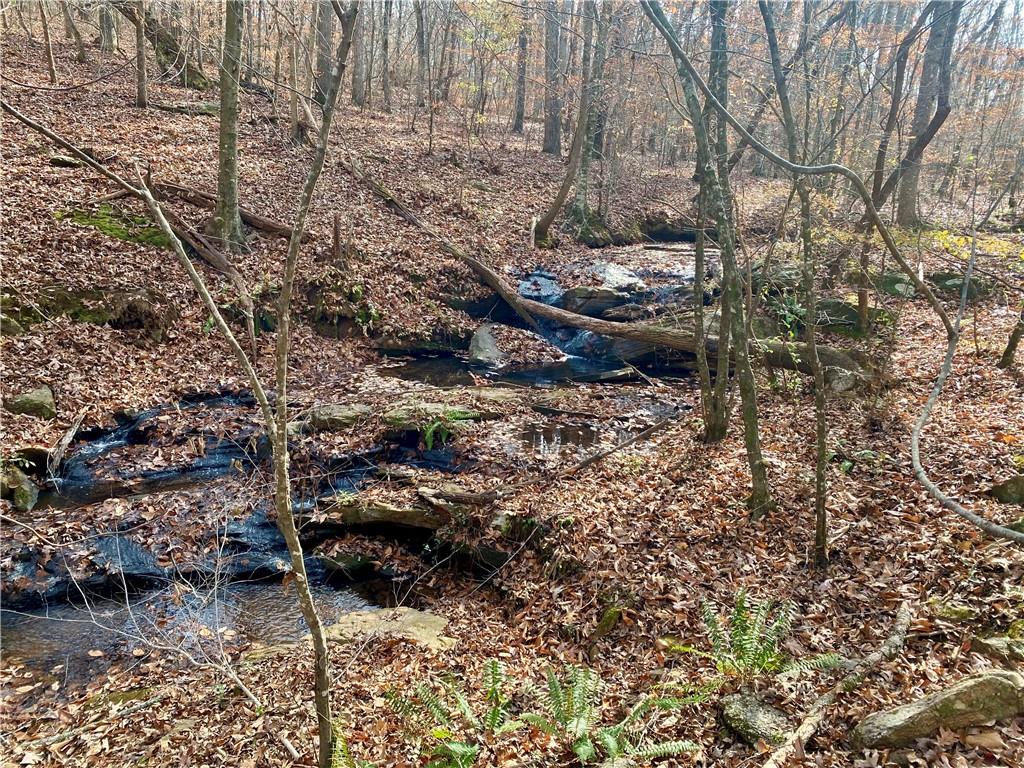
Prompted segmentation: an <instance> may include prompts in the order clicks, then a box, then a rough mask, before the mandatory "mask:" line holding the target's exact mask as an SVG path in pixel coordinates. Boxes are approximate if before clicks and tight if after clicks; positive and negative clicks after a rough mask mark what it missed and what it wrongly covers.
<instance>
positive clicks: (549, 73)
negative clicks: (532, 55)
mask: <svg viewBox="0 0 1024 768" xmlns="http://www.w3.org/2000/svg"><path fill="white" fill-rule="evenodd" d="M558 12H559V4H558V3H556V2H554V0H549V2H548V4H547V10H546V11H545V13H544V149H543V151H544V152H547V153H548V154H549V155H555V156H556V157H558V156H560V155H561V154H562V100H561V98H560V97H559V92H560V88H559V85H560V77H559V69H558V66H559V61H558V51H559V36H560V34H561V30H562V27H561V25H560V24H559V22H558V16H557V14H558Z"/></svg>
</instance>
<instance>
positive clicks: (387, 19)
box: [380, 0, 393, 113]
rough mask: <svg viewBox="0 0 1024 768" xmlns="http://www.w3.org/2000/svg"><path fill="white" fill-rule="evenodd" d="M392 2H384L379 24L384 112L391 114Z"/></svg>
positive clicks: (390, 0) (386, 0) (391, 0)
mask: <svg viewBox="0 0 1024 768" xmlns="http://www.w3.org/2000/svg"><path fill="white" fill-rule="evenodd" d="M392 4H393V0H384V18H383V20H382V22H381V32H380V37H381V40H380V42H381V68H380V76H381V89H382V90H383V91H384V111H385V112H389V113H390V112H391V11H392Z"/></svg>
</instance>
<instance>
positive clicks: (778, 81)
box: [758, 0, 828, 568]
mask: <svg viewBox="0 0 1024 768" xmlns="http://www.w3.org/2000/svg"><path fill="white" fill-rule="evenodd" d="M758 6H759V7H760V9H761V16H762V18H763V19H764V28H765V35H766V37H767V38H768V52H769V55H770V56H771V60H772V73H773V75H774V79H775V90H776V92H777V93H778V95H779V105H780V107H781V108H782V122H783V127H784V128H785V131H786V144H787V147H788V149H789V158H790V160H791V161H792V162H794V163H799V162H801V160H802V159H803V158H802V157H801V156H800V149H799V146H800V144H799V139H798V137H797V130H796V120H795V119H794V117H793V108H792V102H791V101H790V98H789V87H788V85H787V83H786V74H785V71H784V69H783V67H782V57H781V56H780V55H779V41H778V36H777V35H776V32H775V20H774V18H773V15H772V10H771V6H770V5H769V4H768V3H767V2H766V0H759V2H758ZM809 27H810V6H809V5H805V6H804V23H803V27H802V32H801V37H802V41H801V46H802V45H803V44H804V42H805V41H806V39H807V38H808V37H809V35H810V29H809ZM804 67H805V73H804V82H805V84H806V85H805V88H806V91H805V93H806V98H805V104H804V115H805V120H807V119H809V116H810V112H811V110H810V82H811V81H810V77H809V75H810V73H809V72H807V71H806V69H807V64H806V62H805V64H804ZM806 130H807V125H806V123H805V126H804V131H805V133H806ZM805 146H806V145H805ZM794 182H795V183H796V191H797V194H798V195H799V197H800V244H801V248H802V251H803V264H802V266H803V290H804V295H805V297H806V298H805V306H806V307H807V314H806V318H807V321H806V339H807V351H808V358H809V362H810V365H811V371H812V375H813V376H814V433H815V448H816V450H815V467H814V562H815V565H816V566H817V567H819V568H825V567H827V566H828V508H827V501H828V475H827V471H828V443H827V441H828V423H827V421H826V412H825V374H824V372H823V371H822V369H821V361H820V360H819V359H818V345H817V338H816V337H817V331H818V328H817V301H816V299H817V296H816V293H815V275H814V273H815V263H814V250H813V247H812V243H811V191H810V185H809V184H808V183H807V177H805V176H801V175H796V176H795V178H794Z"/></svg>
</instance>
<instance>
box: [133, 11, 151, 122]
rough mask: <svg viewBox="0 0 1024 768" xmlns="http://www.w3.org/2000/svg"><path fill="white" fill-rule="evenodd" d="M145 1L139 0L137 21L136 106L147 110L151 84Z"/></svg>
mask: <svg viewBox="0 0 1024 768" xmlns="http://www.w3.org/2000/svg"><path fill="white" fill-rule="evenodd" d="M142 3H143V0H138V16H137V17H136V19H135V106H136V107H139V108H140V109H146V108H147V107H148V106H149V84H148V82H147V77H146V32H145V30H144V29H143V26H142V19H143V16H144V9H143V7H142Z"/></svg>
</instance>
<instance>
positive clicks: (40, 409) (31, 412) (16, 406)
mask: <svg viewBox="0 0 1024 768" xmlns="http://www.w3.org/2000/svg"><path fill="white" fill-rule="evenodd" d="M4 408H6V409H7V410H8V411H10V412H11V413H22V414H25V415H26V416H35V417H36V418H38V419H52V418H55V417H56V416H57V405H56V403H54V401H53V390H52V389H50V388H49V387H48V386H45V385H44V386H42V387H37V388H35V389H33V390H31V391H29V392H23V393H22V394H20V395H15V396H14V397H9V398H7V399H6V400H4Z"/></svg>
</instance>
